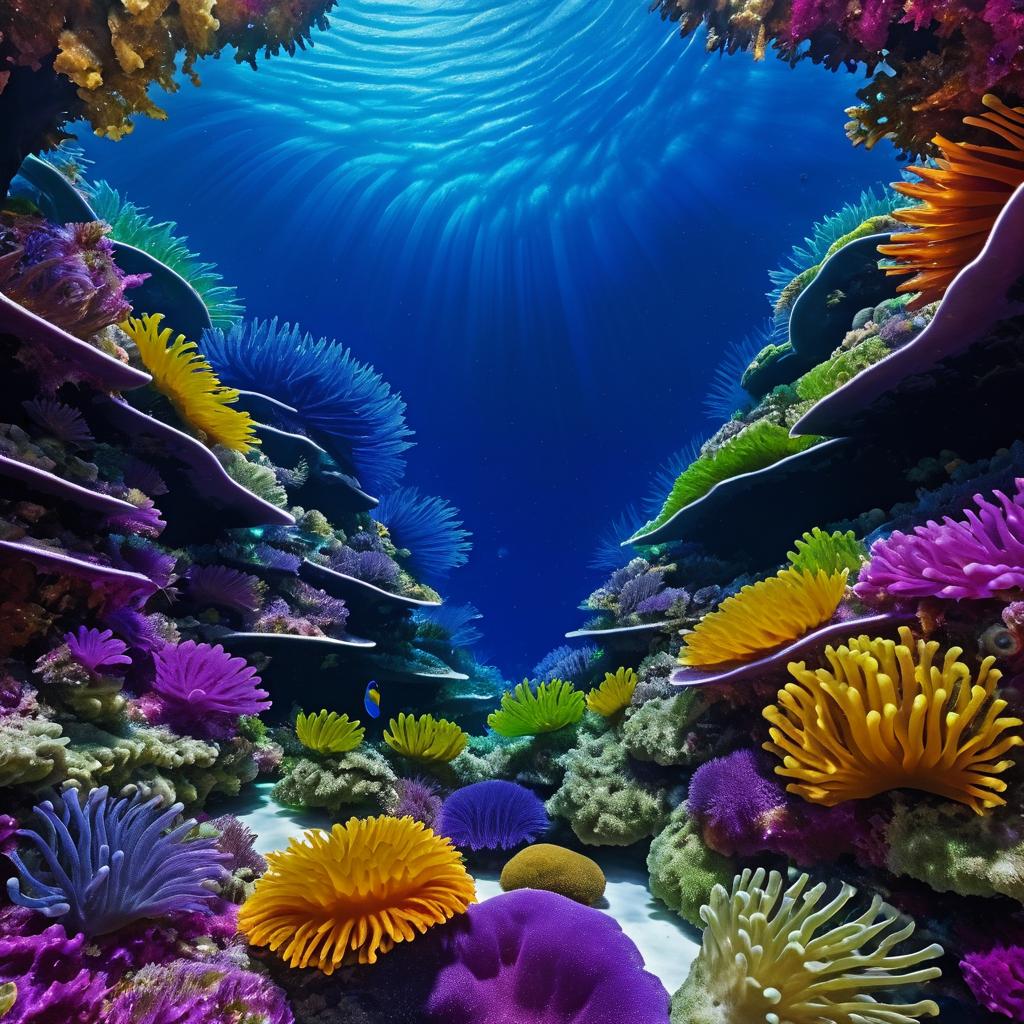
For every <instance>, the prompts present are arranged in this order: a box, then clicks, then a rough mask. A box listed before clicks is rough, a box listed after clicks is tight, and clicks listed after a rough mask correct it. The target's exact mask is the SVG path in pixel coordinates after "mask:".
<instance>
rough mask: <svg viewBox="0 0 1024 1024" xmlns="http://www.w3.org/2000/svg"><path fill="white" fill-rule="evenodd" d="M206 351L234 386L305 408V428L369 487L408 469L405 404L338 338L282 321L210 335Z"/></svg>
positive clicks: (384, 484) (377, 487) (381, 486)
mask: <svg viewBox="0 0 1024 1024" xmlns="http://www.w3.org/2000/svg"><path fill="white" fill-rule="evenodd" d="M202 344H203V351H204V352H205V353H206V356H207V358H208V359H209V360H210V363H211V364H212V365H213V368H214V369H215V370H216V371H217V373H218V374H219V375H220V377H221V379H222V380H224V381H225V382H226V383H227V384H230V385H232V386H233V387H237V388H245V389H248V390H252V391H258V392H260V393H262V394H266V395H270V396H271V397H272V398H276V399H278V401H281V402H284V403H285V404H287V405H290V406H292V408H294V409H297V410H298V418H299V423H298V424H297V425H299V426H303V427H305V428H306V429H308V430H309V431H310V432H311V433H313V434H314V435H315V436H316V438H317V440H319V441H320V442H321V443H322V444H324V445H325V446H326V447H327V448H328V449H329V450H330V452H331V454H332V455H334V456H335V458H337V459H339V461H341V462H342V463H344V464H345V465H346V468H348V469H349V470H350V471H354V472H355V474H356V475H357V476H358V477H359V481H360V483H361V484H362V485H363V486H364V487H366V488H369V489H370V490H374V491H388V490H390V489H391V488H393V487H394V486H395V485H396V484H398V482H399V481H400V480H401V478H402V474H403V473H404V472H405V459H404V457H403V454H402V453H403V452H404V451H405V450H406V449H407V448H408V447H409V445H410V442H409V441H408V438H409V436H410V435H411V434H412V431H411V430H410V429H409V428H408V427H407V426H406V424H405V403H404V402H403V401H402V399H401V397H400V396H399V395H396V394H392V393H391V389H390V387H389V386H388V385H387V384H386V383H385V381H384V380H383V379H382V378H381V377H380V375H379V374H378V373H376V372H375V371H374V370H373V369H372V367H370V366H367V365H366V364H365V363H360V362H358V361H357V360H356V359H355V358H354V357H353V355H352V353H351V351H350V350H349V349H347V348H345V347H344V346H343V345H340V344H339V343H338V342H336V341H328V340H327V339H326V338H320V339H319V340H316V339H314V338H313V337H312V336H311V335H309V334H303V333H302V331H301V330H300V329H299V328H298V327H297V326H294V327H293V326H292V325H290V324H281V325H278V322H277V320H270V321H251V322H249V323H243V324H236V325H235V326H233V327H231V328H230V330H228V331H227V332H225V331H221V330H213V331H208V332H207V333H206V334H204V335H203V339H202Z"/></svg>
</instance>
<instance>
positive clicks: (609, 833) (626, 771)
mask: <svg viewBox="0 0 1024 1024" xmlns="http://www.w3.org/2000/svg"><path fill="white" fill-rule="evenodd" d="M562 763H563V765H564V767H565V779H564V780H563V782H562V785H561V787H559V789H558V791H557V792H556V793H555V795H554V796H553V797H551V799H550V800H548V802H547V809H548V813H549V814H552V815H554V816H555V817H557V818H563V819H564V820H565V821H567V822H568V823H569V825H570V827H571V828H572V830H573V832H575V833H576V836H577V838H578V839H579V840H580V841H581V842H583V843H586V844H587V845H589V846H629V845H630V844H631V843H636V842H639V841H640V840H641V839H646V838H647V837H648V836H652V835H654V834H655V833H656V832H657V831H658V830H659V829H660V828H661V826H662V825H663V824H664V822H665V819H666V818H667V817H668V811H669V808H668V793H667V790H666V789H665V788H664V787H662V786H659V785H657V784H655V783H646V782H644V781H642V780H641V779H639V778H638V777H637V776H636V774H635V773H634V772H633V770H632V769H631V768H630V764H629V758H628V756H627V754H626V748H625V747H624V746H623V745H622V743H621V742H620V741H619V739H618V737H617V736H616V735H615V733H614V732H613V731H608V732H604V733H602V734H601V735H599V736H593V735H592V734H590V733H589V732H583V733H581V737H580V741H579V743H578V744H577V746H576V747H574V748H573V749H572V750H570V751H569V752H568V753H567V754H566V755H565V756H564V757H563V758H562Z"/></svg>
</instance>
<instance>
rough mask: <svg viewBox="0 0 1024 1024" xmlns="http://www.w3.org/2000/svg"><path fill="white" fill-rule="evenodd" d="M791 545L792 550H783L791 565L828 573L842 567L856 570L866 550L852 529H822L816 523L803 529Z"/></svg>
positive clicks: (805, 569)
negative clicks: (804, 530)
mask: <svg viewBox="0 0 1024 1024" xmlns="http://www.w3.org/2000/svg"><path fill="white" fill-rule="evenodd" d="M794 546H795V547H796V551H787V552H786V558H788V559H789V562H790V564H791V565H792V566H793V568H794V569H799V570H800V571H802V572H809V573H814V574H816V573H818V572H824V573H827V574H828V575H830V576H831V575H832V574H833V573H836V572H842V570H843V569H849V570H850V572H851V573H856V572H858V571H859V570H860V567H861V565H862V564H863V563H864V559H865V558H866V557H867V553H868V552H867V548H865V547H864V545H863V544H861V542H860V541H859V540H857V535H856V534H855V533H854V532H853V530H847V531H846V533H840V532H839V531H838V530H837V531H834V532H833V533H826V532H825V531H824V530H822V529H821V528H820V527H818V526H815V527H814V529H813V530H811V531H810V532H809V533H805V534H804V535H803V536H802V537H801V538H800V540H798V541H797V542H796V543H795V545H794Z"/></svg>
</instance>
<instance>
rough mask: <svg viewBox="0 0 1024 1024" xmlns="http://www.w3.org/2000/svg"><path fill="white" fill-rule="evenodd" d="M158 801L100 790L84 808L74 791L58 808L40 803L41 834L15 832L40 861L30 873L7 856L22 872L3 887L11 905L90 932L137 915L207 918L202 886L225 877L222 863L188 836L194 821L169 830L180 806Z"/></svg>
mask: <svg viewBox="0 0 1024 1024" xmlns="http://www.w3.org/2000/svg"><path fill="white" fill-rule="evenodd" d="M161 802H162V801H161V799H160V798H159V797H157V798H154V799H152V800H144V799H143V798H142V797H141V796H140V795H139V794H136V795H135V796H134V797H132V798H131V799H124V800H115V799H112V798H111V797H110V796H109V795H108V792H107V788H106V787H105V786H104V787H102V788H100V789H94V790H93V791H92V792H91V793H90V794H89V796H88V798H87V799H86V801H85V803H84V805H83V804H82V803H81V802H80V800H79V795H78V792H77V791H76V790H69V791H67V792H65V793H63V794H62V796H61V799H60V801H59V810H58V809H57V808H56V807H54V805H53V804H52V803H51V802H50V801H49V800H47V801H44V802H43V803H41V804H39V805H37V806H36V808H35V813H36V815H37V816H38V817H39V818H40V819H41V820H42V822H43V825H44V830H43V831H44V833H45V834H44V835H40V834H39V833H38V832H33V831H31V830H27V829H22V830H20V831H19V832H18V835H19V836H20V837H22V838H25V839H28V840H29V841H30V842H31V843H32V844H33V845H34V846H35V848H36V850H37V852H38V855H39V857H40V861H41V864H40V866H39V867H38V868H35V869H30V868H29V867H28V866H27V865H26V864H25V862H24V861H23V860H22V859H21V856H20V855H19V854H18V853H12V854H10V855H9V856H10V859H11V862H12V863H13V864H14V866H15V868H16V869H17V871H18V875H19V877H18V878H12V879H10V881H9V882H8V883H7V890H8V895H9V896H10V898H11V901H12V902H13V903H16V904H17V905H18V906H21V907H27V908H29V909H31V910H37V911H38V912H39V913H41V914H42V915H43V916H44V917H51V918H52V917H59V918H62V919H63V921H62V923H63V924H64V925H65V926H66V927H67V928H68V929H69V930H71V931H74V932H83V933H85V934H87V935H104V934H106V933H108V932H112V931H115V930H117V929H119V928H123V927H124V926H125V925H127V924H130V923H131V922H133V921H138V920H140V919H142V918H153V917H156V918H159V917H164V916H166V915H168V914H174V913H212V912H213V911H212V907H211V903H212V902H213V901H214V899H215V896H214V894H213V893H212V892H210V891H209V890H208V889H207V888H206V883H207V882H210V881H213V880H215V879H217V878H218V877H219V876H220V875H221V874H222V873H223V868H222V867H221V861H223V860H225V859H226V858H225V857H224V856H223V855H222V854H220V853H218V851H217V848H216V844H215V842H214V840H212V839H194V840H186V839H185V836H186V835H187V834H188V833H189V832H190V831H191V830H192V827H193V826H194V825H195V822H194V821H191V820H189V821H185V822H183V823H181V824H179V825H178V826H177V827H174V828H171V826H172V824H173V823H174V821H175V820H176V819H177V818H178V816H179V815H180V814H181V809H182V807H181V804H172V805H171V806H170V807H168V808H167V809H166V810H161V809H160V805H161ZM168 828H170V829H171V830H170V831H169V832H168V831H166V830H167V829H168Z"/></svg>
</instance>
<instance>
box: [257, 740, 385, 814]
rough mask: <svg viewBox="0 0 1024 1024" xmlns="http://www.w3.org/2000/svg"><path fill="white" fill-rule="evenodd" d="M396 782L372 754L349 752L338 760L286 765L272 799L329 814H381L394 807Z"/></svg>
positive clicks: (377, 755)
mask: <svg viewBox="0 0 1024 1024" xmlns="http://www.w3.org/2000/svg"><path fill="white" fill-rule="evenodd" d="M396 782H397V778H396V776H395V773H394V772H393V771H392V770H391V767H390V766H389V765H388V763H387V761H385V760H384V758H383V757H381V755H380V754H378V753H377V752H376V751H375V750H365V749H364V750H352V751H349V752H348V753H346V754H342V755H341V756H340V757H337V756H334V757H322V756H321V757H318V758H317V759H316V760H311V759H309V758H305V757H300V758H298V759H297V760H294V761H291V762H287V763H286V764H285V766H284V772H283V774H282V775H281V778H280V780H279V781H278V782H277V784H276V785H275V786H274V789H273V797H274V799H275V800H276V801H277V802H278V803H280V804H284V805H285V806H287V807H302V808H306V809H309V808H314V807H322V808H325V809H326V810H328V811H330V812H331V813H332V814H337V813H338V812H339V811H340V810H341V808H342V807H349V806H356V807H358V806H361V805H370V806H376V807H377V808H378V809H380V810H384V809H385V808H387V807H390V806H392V805H393V804H394V801H395V784H396Z"/></svg>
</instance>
